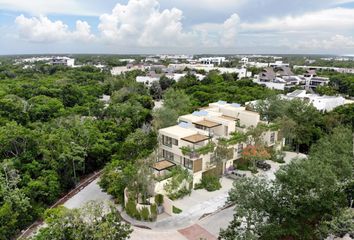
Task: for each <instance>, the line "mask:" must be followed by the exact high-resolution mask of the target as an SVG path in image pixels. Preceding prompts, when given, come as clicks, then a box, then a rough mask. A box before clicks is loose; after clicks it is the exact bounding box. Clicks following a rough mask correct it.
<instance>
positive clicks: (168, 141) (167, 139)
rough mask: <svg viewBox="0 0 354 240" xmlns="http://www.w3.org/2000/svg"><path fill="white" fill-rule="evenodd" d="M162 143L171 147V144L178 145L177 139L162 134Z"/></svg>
mask: <svg viewBox="0 0 354 240" xmlns="http://www.w3.org/2000/svg"><path fill="white" fill-rule="evenodd" d="M162 144H163V145H165V146H167V147H172V144H173V145H175V146H178V140H177V139H174V138H171V137H167V136H165V135H162Z"/></svg>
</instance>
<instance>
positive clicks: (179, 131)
mask: <svg viewBox="0 0 354 240" xmlns="http://www.w3.org/2000/svg"><path fill="white" fill-rule="evenodd" d="M159 132H160V133H161V134H165V135H168V136H171V137H174V138H177V139H178V138H183V137H188V136H190V135H193V134H196V133H197V132H198V131H197V130H196V129H191V128H184V127H181V126H179V125H175V126H172V127H168V128H163V129H160V130H159Z"/></svg>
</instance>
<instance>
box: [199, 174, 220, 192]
mask: <svg viewBox="0 0 354 240" xmlns="http://www.w3.org/2000/svg"><path fill="white" fill-rule="evenodd" d="M202 188H204V189H205V190H207V191H208V192H212V191H216V190H219V189H220V188H221V184H220V179H219V178H218V177H217V176H212V175H204V176H203V177H202V181H201V182H200V183H197V184H196V185H195V186H194V189H202Z"/></svg>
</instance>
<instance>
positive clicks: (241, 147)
mask: <svg viewBox="0 0 354 240" xmlns="http://www.w3.org/2000/svg"><path fill="white" fill-rule="evenodd" d="M242 150H243V144H242V143H240V144H239V145H238V146H237V154H239V155H240V154H241V153H242Z"/></svg>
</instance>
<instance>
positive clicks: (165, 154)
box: [162, 150, 174, 161]
mask: <svg viewBox="0 0 354 240" xmlns="http://www.w3.org/2000/svg"><path fill="white" fill-rule="evenodd" d="M162 156H163V157H164V158H165V159H166V160H169V161H173V160H174V154H173V153H171V152H169V151H166V150H162Z"/></svg>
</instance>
